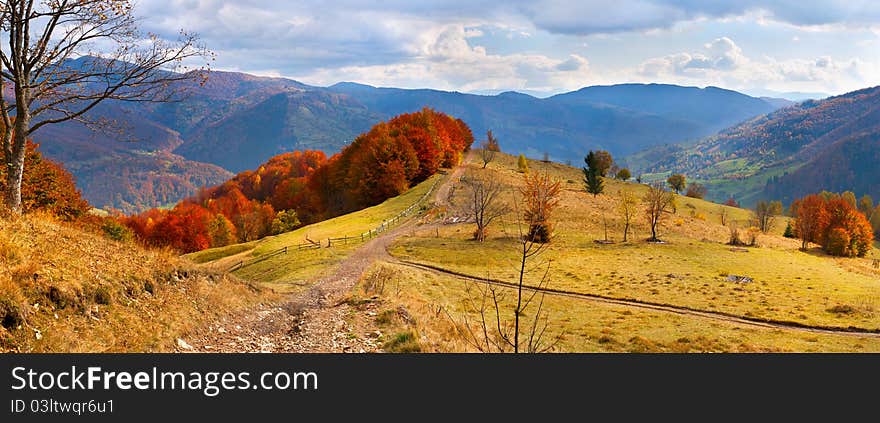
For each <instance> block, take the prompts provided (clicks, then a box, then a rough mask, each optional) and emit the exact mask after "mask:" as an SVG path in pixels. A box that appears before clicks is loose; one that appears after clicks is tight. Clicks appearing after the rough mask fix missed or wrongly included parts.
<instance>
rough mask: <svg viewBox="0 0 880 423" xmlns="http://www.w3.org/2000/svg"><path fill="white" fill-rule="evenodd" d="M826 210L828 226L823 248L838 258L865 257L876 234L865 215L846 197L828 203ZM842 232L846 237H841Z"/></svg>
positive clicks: (823, 236) (825, 231)
mask: <svg viewBox="0 0 880 423" xmlns="http://www.w3.org/2000/svg"><path fill="white" fill-rule="evenodd" d="M825 208H826V210H827V213H828V225H827V227H826V228H825V230H824V232H823V235H822V247H823V248H824V249H825V250H826V251H827V252H828V253H829V254H832V255H836V256H844V257H856V256H858V257H864V256H865V254H867V253H868V251H870V249H871V244H872V243H873V242H874V233H873V231H872V230H871V224H870V223H869V222H868V219H866V218H865V215H864V214H862V213H860V212H859V211H858V209H857V208H856V206H855V205H854V202H853V201H851V199H848V198H846V196H842V197H840V198H835V199H832V200H829V201H827V202H826V203H825ZM841 231H842V232H844V233H845V234H846V237H843V236H841ZM844 241H845V242H844Z"/></svg>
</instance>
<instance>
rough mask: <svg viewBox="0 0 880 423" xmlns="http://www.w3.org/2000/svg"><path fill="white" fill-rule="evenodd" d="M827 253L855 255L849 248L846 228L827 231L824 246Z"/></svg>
mask: <svg viewBox="0 0 880 423" xmlns="http://www.w3.org/2000/svg"><path fill="white" fill-rule="evenodd" d="M825 250H826V251H827V252H828V254H831V255H834V256H846V257H849V256H852V255H855V254H853V253H852V251H851V249H850V237H849V233H848V232H847V231H846V229H843V228H834V229H832V230H831V232H829V233H828V241H827V245H826V247H825Z"/></svg>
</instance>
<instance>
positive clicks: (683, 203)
mask: <svg viewBox="0 0 880 423" xmlns="http://www.w3.org/2000/svg"><path fill="white" fill-rule="evenodd" d="M472 167H474V169H473V171H475V172H486V173H488V174H489V176H490V177H491V178H495V179H497V180H501V181H503V182H504V184H506V185H508V186H509V190H508V193H507V195H506V199H507V201H509V203H510V206H511V208H512V209H514V208H515V207H516V204H515V202H516V199H517V196H518V194H517V189H518V188H519V187H520V186H522V174H520V173H518V172H517V171H515V170H514V169H516V166H515V161H514V158H512V157H509V156H503V158H502V159H501V160H499V161H498V162H497V163H492V164H490V166H489V168H488V169H486V170H480V169H479V166H474V165H472ZM529 168H530V169H531V171H533V172H534V171H541V172H549V173H551V174H552V175H553V176H554V177H556V178H557V179H558V180H560V181H561V182H562V185H563V188H564V190H563V192H562V198H561V202H560V205H559V207H558V209H557V210H556V211H555V212H554V214H553V216H554V221H555V238H554V240H553V242H552V243H551V244H550V248H549V249H547V250H546V251H545V252H544V253H542V255H541V256H540V257H539V258H538V259H536V261H535V262H534V264H535V265H538V266H539V267H540V266H546V265H547V264H549V268H550V273H549V275H550V281H549V286H550V287H551V288H553V289H558V290H565V291H571V292H577V293H585V294H594V295H601V296H605V297H612V298H619V299H632V300H638V301H644V302H649V303H655V304H668V305H672V306H677V307H686V308H690V309H695V310H703V311H708V312H721V313H726V314H731V315H735V316H742V317H746V318H752V319H765V320H770V321H777V322H793V323H796V324H803V325H811V326H822V327H832V328H858V329H864V330H878V329H880V271H877V270H875V269H873V268H872V267H871V259H870V257H869V258H834V257H830V256H827V255H825V254H824V253H823V252H822V251H821V250H819V249H818V248H816V249H814V250H811V251H809V252H801V251H799V250H798V247H799V246H800V245H799V242H798V241H797V240H792V239H787V238H784V237H782V236H781V234H782V232H783V230H784V228H785V225H786V218H783V217H780V218H778V219H777V221H776V223H775V225H774V227H773V230H772V231H771V232H770V233H768V234H760V235H758V237H757V246H755V247H747V248H733V247H731V246H729V245H726V242H727V241H728V240H729V237H730V230H729V229H728V227H727V226H724V225H722V224H721V220H722V214H725V215H726V216H725V220H726V221H727V222H728V224H730V222H734V223H733V224H735V225H737V226H738V227H740V228H742V229H743V230H745V229H746V228H747V227H748V226H749V224H748V220H749V218H750V212H749V211H747V210H744V209H737V208H731V207H726V206H721V205H718V204H714V203H709V202H706V201H702V200H698V199H692V198H688V197H684V196H677V198H676V200H677V205H676V212H675V214H673V215H671V216H669V218H668V219H667V220H666V222H665V223H664V225H663V227H662V230H661V233H660V237H661V238H662V239H663V240H664V241H666V243H663V244H653V243H648V242H646V241H645V239H647V238H648V237H649V235H650V233H649V228H648V227H647V224H646V222H645V218H644V214H643V213H642V212H641V208H640V210H639V212H638V213H637V215H636V216H635V227H634V230H633V232H631V233H630V236H629V241H628V242H626V243H624V242H621V240H622V238H623V233H622V232H623V222H622V217H621V216H620V213H619V212H618V211H617V204H618V202H619V193H620V192H621V191H622V190H631V191H633V192H634V193H635V195H636V196H637V197H639V198H641V196H642V195H643V193H644V192H645V190H646V189H647V187H645V186H644V185H639V184H635V183H627V182H620V181H614V180H610V179H606V180H605V184H606V187H605V193H603V194H601V195H599V196H596V197H593V196H592V195H590V194H587V193H586V192H584V190H583V188H582V183H581V173H580V171H579V169H574V168H570V167H566V166H562V165H559V164H555V163H542V162H539V161H530V162H529ZM456 192H457V195H458V196H459V197H457V198H455V201H457V202H458V203H459V204H463V202H464V201H465V199H464V198H463V193H462V192H461V190H457V191H456ZM603 222H605V223H603ZM606 225H607V231H608V238H609V240H612V241H615V242H614V243H613V244H599V243H596V242H595V241H596V240H603V239H604V238H605V229H606ZM472 232H473V225H472V224H466V223H465V224H457V225H445V226H443V227H442V228H441V229H440V230H439V231H438V230H436V229H433V228H432V229H425V230H421V231H415V232H414V233H413V234H412V235H411V236H408V237H404V238H401V239H399V240H398V242H397V243H396V244H395V245H394V246H393V247H392V248H391V251H390V252H391V253H392V255H394V256H395V257H397V258H399V259H401V260H406V261H411V262H416V263H423V264H429V265H432V266H436V267H440V268H444V269H447V270H451V271H455V272H458V273H462V274H466V275H472V276H474V277H475V278H480V277H489V278H492V279H500V280H506V281H514V280H516V277H517V271H518V267H517V264H518V263H517V259H518V256H517V253H518V251H517V248H518V242H517V241H516V240H517V237H518V234H519V228H518V224H517V219H516V214H515V213H510V214H508V215H507V216H505V218H504V219H503V220H501V221H499V222H498V223H497V224H494V226H493V227H491V228H490V235H489V239H488V240H487V241H486V242H483V243H478V242H475V241H473V240H471V233H472ZM872 257H878V255H877V252H876V251H874V252H872ZM541 269H543V267H541ZM406 273H409V272H401V274H402V275H403V274H406ZM542 274H543V273H542V270H540V269H535V270H534V271H532V272H531V273H530V274H527V275H526V282H525V283H526V284H530V285H537V284H538V282H539V279H540V278H541V276H542ZM730 275H737V276H747V277H749V278H752V280H753V282H750V283H737V282H731V281H729V280H728V277H729V276H730ZM422 277H424V278H426V279H430V280H431V282H424V281H418V282H412V280H413V279H414V277H413V276H412V275H408V276H407V280H408V281H409V282H407V290H408V291H407V292H410V291H412V292H411V294H412V296H413V297H418V298H419V299H418V301H416V302H419V301H421V302H424V303H431V304H434V305H435V306H440V305H444V306H446V307H453V308H454V307H455V306H456V304H457V302H460V300H461V298H460V297H461V296H462V295H463V293H462V292H460V291H461V289H462V286H461V285H462V284H461V282H460V281H459V282H452V281H448V283H447V282H444V279H443V277H441V276H437V275H422V276H420V277H419V278H415V279H420V278H422ZM410 285H418V287H419V288H417V289H415V291H413V289H411V287H410ZM416 291H417V292H416ZM548 301H550V302H549V303H548V305H550V304H553V305H552V306H551V307H552V308H556V311H555V313H553V314H555V315H556V316H557V319H558V321H560V322H565V326H566V327H568V328H569V329H572V331H573V332H578V331H581V329H583V330H584V331H586V332H584V333H583V334H582V336H580V337H579V338H582V339H580V340H579V341H575V340H573V339H569V336H568V335H567V337H566V339H567V342H565V343H563V344H562V346H563V348H562V350H564V351H594V350H608V351H620V350H630V349H638V348H636V347H635V346H633V345H630V344H631V343H630V342H629V339H630V338H633V337H640V338H644V339H643V340H645V341H646V342H642V341H638V342H639V343H643V344H646V345H650V344H651V343H653V344H655V345H654V346H653V347H649V348H647V349H648V350H661V351H679V350H683V351H690V350H700V351H702V350H706V351H714V350H722V351H751V350H757V351H775V350H781V351H821V350H828V351H832V350H833V351H840V350H844V351H847V350H851V351H860V350H862V349H863V348H867V349H868V350H872V351H876V350H878V348H880V344H878V343H877V342H876V338H874V339H864V340H860V341H853V338H852V337H851V336H844V337H838V336H833V335H822V336H816V335H814V334H809V333H803V332H798V331H792V330H784V331H781V333H779V334H775V333H776V332H780V331H776V330H767V329H763V328H754V327H750V328H739V327H738V326H737V325H736V324H733V323H726V322H725V323H723V324H722V323H717V322H706V321H705V320H704V319H699V318H696V317H687V316H677V315H670V314H669V313H662V312H647V311H644V310H642V311H637V310H627V308H626V307H624V306H609V305H604V304H603V305H597V304H595V303H590V302H585V301H583V300H578V299H571V298H558V297H557V298H553V299H552V300H550V299H549V297H548ZM624 312H632V313H633V314H624ZM622 316H629V317H622ZM428 320H429V321H436V320H437V319H428ZM440 320H442V319H440ZM594 320H598V321H604V322H606V324H605V325H600V324H598V323H595V322H594V323H590V324H589V325H587V323H586V322H593V321H594ZM612 323H613V324H612ZM583 325H587V326H589V327H590V328H592V329H590V330H586V329H584V328H583ZM573 328H581V329H577V330H574V329H573ZM637 328H638V329H637ZM603 330H604V331H606V332H610V333H613V336H612V335H611V334H606V335H608V337H610V338H612V339H614V342H598V341H596V340H597V339H599V338H601V337H602V331H603ZM428 331H429V332H430V330H428ZM567 332H571V331H567ZM582 332H583V331H582ZM731 333H733V334H736V335H737V336H733V337H732V335H730V334H731ZM743 334H747V335H746V336H743ZM569 335H571V334H569ZM679 338H686V339H690V340H695V339H701V340H703V341H705V340H710V341H711V340H715V341H718V340H723V342H722V341H718V342H720V343H718V342H715V341H712V342H708V343H705V342H703V341H701V342H703V343H705V345H702V346H695V345H694V344H693V343H684V344H687V345H678V344H681V343H678V342H677V340H678V339H679ZM789 338H791V339H789ZM856 338H857V337H856ZM797 339H800V340H801V341H799V342H795V341H796V340H797ZM699 343H700V342H698V343H697V344H699ZM858 345H861V347H859V346H858ZM437 348H439V349H441V350H442V349H443V348H441V347H437ZM453 349H455V348H454V347H453Z"/></svg>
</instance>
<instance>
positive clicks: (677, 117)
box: [34, 71, 777, 212]
mask: <svg viewBox="0 0 880 423" xmlns="http://www.w3.org/2000/svg"><path fill="white" fill-rule="evenodd" d="M180 88H181V89H185V90H187V91H188V92H190V95H189V96H188V97H187V98H186V99H185V100H183V101H180V102H174V103H162V104H149V103H136V104H131V103H120V102H107V103H105V104H102V105H101V106H100V107H99V108H97V110H95V113H94V115H95V116H101V117H105V118H109V119H111V120H114V121H117V122H120V124H121V125H120V126H121V127H122V129H123V131H122V132H120V133H124V134H125V136H124V137H122V138H124V139H128V140H133V141H135V142H118V141H117V139H118V138H121V137H120V134H112V133H111V134H107V133H96V132H92V131H90V130H88V129H86V128H85V127H83V126H82V125H81V124H79V123H74V122H69V123H65V124H61V125H54V126H50V127H46V128H44V129H41V130H40V131H38V132H37V133H36V134H35V136H34V138H35V140H36V141H37V142H40V143H42V147H41V148H42V149H43V151H44V152H45V153H46V154H47V156H48V157H50V158H53V159H56V160H60V161H62V162H63V163H64V164H65V165H66V166H67V167H68V168H69V169H70V170H71V171H72V172H73V174H74V175H75V176H76V177H77V180H78V185H79V186H80V188H81V189H82V190H83V192H84V195H85V197H86V198H87V199H88V200H89V201H90V202H92V204H94V205H95V206H97V207H115V208H120V209H122V210H124V211H126V212H134V211H139V210H143V209H144V208H148V207H154V206H161V205H164V204H171V203H174V202H176V201H178V200H180V199H181V198H183V197H186V196H188V195H191V194H193V193H195V191H196V190H197V189H198V188H199V187H200V186H201V185H215V184H219V183H221V182H223V181H225V180H226V179H228V178H229V177H230V176H231V175H232V172H239V171H242V170H245V169H253V168H255V167H257V166H259V165H260V164H261V163H263V162H265V161H266V160H267V159H269V158H270V157H272V156H275V155H277V154H279V153H282V152H286V151H292V150H302V149H316V150H321V151H324V152H326V153H327V154H334V153H336V152H338V151H339V150H340V149H341V148H342V147H343V146H345V145H347V144H348V143H350V142H351V141H352V140H353V139H354V138H355V137H356V136H357V135H358V134H360V133H362V132H365V131H366V130H368V129H369V128H370V127H371V126H372V125H373V124H375V123H377V122H379V121H382V120H386V119H388V118H390V117H393V116H396V115H398V114H401V113H406V112H412V111H416V110H419V109H421V108H423V107H431V108H434V109H436V110H438V111H440V112H444V113H447V114H450V115H452V116H455V117H457V118H461V119H462V120H464V121H465V122H466V123H467V124H468V125H469V126H470V127H471V128H472V129H473V130H474V134H475V135H476V136H477V139H478V140H480V139H482V138H483V136H484V134H485V132H486V130H488V129H492V130H493V132H494V133H495V135H496V136H497V137H498V138H499V139H500V143H501V147H502V149H503V150H504V151H506V152H509V153H514V154H518V153H524V154H526V155H528V156H531V157H541V156H543V155H544V154H545V153H546V154H548V155H549V156H550V157H551V158H552V159H555V160H559V161H571V162H574V163H577V162H580V161H581V160H582V158H583V156H584V154H585V153H586V152H587V151H588V150H590V149H597V148H600V149H607V150H609V151H610V152H611V153H612V154H614V155H616V156H622V155H624V154H629V153H633V152H636V151H639V150H642V149H645V148H649V147H651V146H654V145H658V144H664V143H673V142H678V141H682V140H695V139H699V138H702V137H705V136H707V135H710V134H712V133H714V132H715V131H717V130H718V129H719V128H723V127H726V126H730V125H732V124H735V123H738V122H741V121H743V120H746V119H749V118H752V117H754V116H757V115H761V114H764V113H767V112H770V111H772V110H774V109H775V108H776V107H777V106H775V105H773V104H771V103H770V102H767V101H764V100H761V99H758V98H755V97H749V96H747V95H744V94H741V93H737V92H735V91H729V90H723V89H720V88H714V87H709V88H694V87H678V86H673V85H661V84H623V85H618V86H605V87H588V88H584V89H582V90H578V91H574V92H571V93H565V94H559V95H556V96H552V97H549V98H543V99H542V98H537V97H533V96H530V95H527V94H522V93H516V92H503V93H500V94H497V95H491V96H490V95H474V94H463V93H458V92H447V91H440V90H431V89H397V88H376V87H372V86H369V85H363V84H357V83H350V82H342V83H338V84H335V85H333V86H330V87H313V86H309V85H306V84H303V83H300V82H297V81H294V80H290V79H284V78H268V77H258V76H253V75H248V74H243V73H235V72H219V71H215V72H211V73H210V74H209V77H208V80H207V83H205V84H204V85H198V84H197V83H195V82H193V83H191V85H186V86H183V87H180ZM151 190H152V191H154V192H148V191H151ZM155 192H160V193H162V194H161V195H156V194H155Z"/></svg>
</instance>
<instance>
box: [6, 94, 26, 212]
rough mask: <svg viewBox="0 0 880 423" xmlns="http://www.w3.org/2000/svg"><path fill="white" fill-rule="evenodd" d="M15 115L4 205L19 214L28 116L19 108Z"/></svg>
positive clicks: (7, 162)
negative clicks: (17, 113) (17, 114)
mask: <svg viewBox="0 0 880 423" xmlns="http://www.w3.org/2000/svg"><path fill="white" fill-rule="evenodd" d="M19 113H20V114H19V116H16V119H15V123H14V128H15V129H14V131H13V134H12V156H11V157H6V163H5V164H6V166H7V168H6V171H7V173H6V188H7V190H6V205H7V206H8V207H9V209H10V210H11V211H12V212H13V213H15V214H21V212H22V207H21V180H22V177H23V176H24V157H25V152H26V148H25V144H26V139H27V131H28V129H29V125H30V116H29V115H28V113H27V111H24V113H22V112H21V111H20V110H19Z"/></svg>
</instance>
